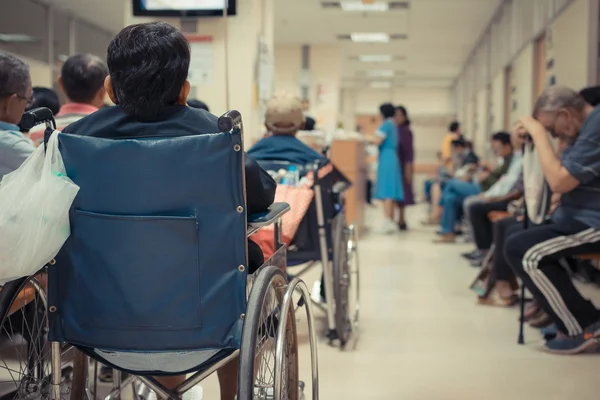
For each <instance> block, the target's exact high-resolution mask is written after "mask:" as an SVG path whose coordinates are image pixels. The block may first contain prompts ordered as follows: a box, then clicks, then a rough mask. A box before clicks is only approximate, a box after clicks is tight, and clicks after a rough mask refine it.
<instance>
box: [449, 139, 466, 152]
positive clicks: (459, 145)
mask: <svg viewBox="0 0 600 400" xmlns="http://www.w3.org/2000/svg"><path fill="white" fill-rule="evenodd" d="M466 147H467V142H465V141H464V140H462V139H455V140H453V141H452V148H454V149H458V150H460V149H465V148H466Z"/></svg>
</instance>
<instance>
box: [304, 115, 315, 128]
mask: <svg viewBox="0 0 600 400" xmlns="http://www.w3.org/2000/svg"><path fill="white" fill-rule="evenodd" d="M316 124H317V122H316V121H315V119H314V118H311V117H306V120H305V121H304V128H303V129H302V130H304V131H314V130H315V125H316Z"/></svg>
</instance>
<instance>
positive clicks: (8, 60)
mask: <svg viewBox="0 0 600 400" xmlns="http://www.w3.org/2000/svg"><path fill="white" fill-rule="evenodd" d="M30 95H31V76H30V75H29V66H28V65H27V64H25V63H24V62H23V61H21V60H20V59H18V58H17V57H15V56H13V55H12V54H9V53H4V52H0V121H4V122H8V123H11V124H17V123H19V121H20V120H21V116H22V115H23V112H24V111H25V108H26V107H27V105H28V102H29V97H30Z"/></svg>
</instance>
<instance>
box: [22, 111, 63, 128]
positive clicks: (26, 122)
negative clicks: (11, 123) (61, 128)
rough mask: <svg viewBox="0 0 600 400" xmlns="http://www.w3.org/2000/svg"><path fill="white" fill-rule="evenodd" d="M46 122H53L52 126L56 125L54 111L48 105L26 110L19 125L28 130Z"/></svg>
mask: <svg viewBox="0 0 600 400" xmlns="http://www.w3.org/2000/svg"><path fill="white" fill-rule="evenodd" d="M44 122H45V123H50V122H51V123H52V128H55V127H56V122H55V121H54V115H53V114H52V111H50V109H49V108H46V107H39V108H34V109H33V110H29V111H27V112H25V114H23V116H22V117H21V122H20V123H19V126H20V127H21V128H22V129H25V130H27V131H28V130H30V129H31V128H33V127H34V126H36V125H39V124H43V123H44Z"/></svg>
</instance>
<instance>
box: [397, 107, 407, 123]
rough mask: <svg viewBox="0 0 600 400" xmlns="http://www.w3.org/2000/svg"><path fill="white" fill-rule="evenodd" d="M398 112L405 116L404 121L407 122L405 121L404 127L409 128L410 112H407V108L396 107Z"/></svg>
mask: <svg viewBox="0 0 600 400" xmlns="http://www.w3.org/2000/svg"><path fill="white" fill-rule="evenodd" d="M396 110H397V111H400V112H402V114H404V119H405V120H406V121H404V125H406V126H409V125H410V118H408V111H406V108H405V107H404V106H398V107H396Z"/></svg>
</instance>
